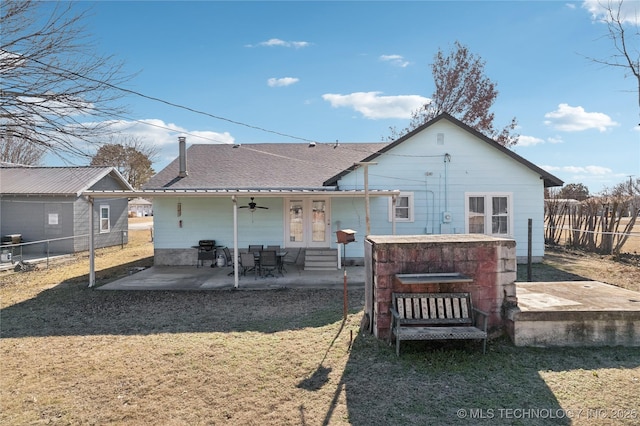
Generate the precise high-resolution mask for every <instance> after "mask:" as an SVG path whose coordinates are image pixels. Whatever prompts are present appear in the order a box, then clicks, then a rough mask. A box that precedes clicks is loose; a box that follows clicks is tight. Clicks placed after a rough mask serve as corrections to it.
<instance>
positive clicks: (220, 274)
mask: <svg viewBox="0 0 640 426" xmlns="http://www.w3.org/2000/svg"><path fill="white" fill-rule="evenodd" d="M232 271H233V269H232V268H231V267H223V268H218V267H215V268H211V267H209V266H208V265H207V266H204V267H199V268H197V267H195V266H153V267H151V268H148V269H145V270H143V271H140V272H135V271H132V274H131V275H129V276H127V277H125V278H121V279H119V280H116V281H113V282H110V283H108V284H105V285H102V286H100V287H97V289H98V290H224V289H228V290H230V289H232V288H233V287H234V276H233V275H228V274H229V273H230V272H232ZM346 271H347V285H348V287H349V288H352V287H356V288H357V287H359V288H364V281H365V278H364V267H363V266H348V267H347V268H346ZM274 275H275V276H273V277H265V278H263V277H260V276H258V277H256V276H255V274H254V273H253V272H248V273H247V275H246V276H242V275H240V280H239V285H238V288H239V289H244V290H265V289H277V288H336V289H341V288H343V287H344V271H343V270H335V271H305V270H304V269H303V268H302V266H300V265H286V272H284V273H283V274H274Z"/></svg>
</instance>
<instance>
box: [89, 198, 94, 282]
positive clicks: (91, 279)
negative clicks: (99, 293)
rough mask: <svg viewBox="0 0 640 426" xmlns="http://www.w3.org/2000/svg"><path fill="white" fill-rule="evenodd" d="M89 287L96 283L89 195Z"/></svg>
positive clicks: (91, 199) (91, 200)
mask: <svg viewBox="0 0 640 426" xmlns="http://www.w3.org/2000/svg"><path fill="white" fill-rule="evenodd" d="M88 200H89V287H93V286H94V285H95V284H96V264H95V241H94V236H93V232H94V229H93V227H94V224H93V221H94V219H93V198H91V197H89V198H88Z"/></svg>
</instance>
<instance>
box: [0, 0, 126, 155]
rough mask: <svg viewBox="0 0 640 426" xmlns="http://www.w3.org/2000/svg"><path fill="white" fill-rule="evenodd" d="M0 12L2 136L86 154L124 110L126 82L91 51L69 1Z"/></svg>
mask: <svg viewBox="0 0 640 426" xmlns="http://www.w3.org/2000/svg"><path fill="white" fill-rule="evenodd" d="M0 12H1V13H0V27H1V28H2V38H1V39H0V76H2V78H1V79H0V124H2V126H1V129H2V131H4V132H6V131H8V129H11V132H12V137H13V138H16V139H18V140H21V141H22V144H23V146H24V147H25V149H27V148H26V147H27V146H29V149H31V147H34V148H36V149H37V150H44V151H50V152H53V153H54V154H57V155H59V156H61V157H63V156H67V154H72V155H78V156H82V157H87V156H89V155H90V154H89V153H88V151H90V150H89V149H88V146H90V145H91V144H94V143H96V141H97V140H99V139H100V138H104V135H105V134H107V133H108V132H109V127H110V123H112V122H113V117H114V116H115V117H117V116H119V115H120V114H123V113H124V112H125V109H124V108H123V107H121V106H118V102H116V101H118V100H120V98H121V97H122V96H123V95H124V92H122V91H121V90H118V88H117V86H118V85H119V84H122V83H124V82H125V81H127V80H129V79H130V78H131V77H130V76H129V77H128V76H124V75H123V73H122V66H123V65H122V63H120V62H116V61H115V60H114V58H113V57H112V56H100V55H99V54H97V53H96V50H97V49H95V46H93V45H92V42H91V40H90V39H89V36H88V34H87V32H86V30H85V28H84V27H83V26H82V20H83V19H84V17H85V14H86V11H83V12H78V13H76V9H75V8H74V5H73V4H72V3H64V2H57V3H48V2H36V1H30V0H27V1H15V0H4V1H3V2H2V3H1V5H0ZM6 138H7V137H6V135H5V139H6Z"/></svg>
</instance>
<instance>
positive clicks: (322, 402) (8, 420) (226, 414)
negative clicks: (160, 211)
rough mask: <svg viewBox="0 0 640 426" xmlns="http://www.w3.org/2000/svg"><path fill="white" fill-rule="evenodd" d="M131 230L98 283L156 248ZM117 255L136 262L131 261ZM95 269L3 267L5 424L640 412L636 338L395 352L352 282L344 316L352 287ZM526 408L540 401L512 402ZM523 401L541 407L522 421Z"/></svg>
mask: <svg viewBox="0 0 640 426" xmlns="http://www.w3.org/2000/svg"><path fill="white" fill-rule="evenodd" d="M130 241H131V243H130V245H129V247H127V248H126V249H125V250H120V248H114V249H105V250H103V251H101V252H100V255H99V257H98V261H97V268H98V269H99V270H100V271H99V272H98V274H97V275H98V280H99V283H100V282H104V281H106V280H109V279H113V277H114V276H116V275H118V274H122V273H123V272H126V269H127V268H128V267H130V266H133V265H137V264H144V263H147V262H149V257H148V256H150V255H151V252H152V249H151V245H150V243H149V242H148V233H147V232H143V231H140V232H131V235H130ZM567 256H569V254H567ZM118 258H120V259H122V260H125V261H126V262H129V261H130V260H131V259H134V260H135V262H134V263H131V262H129V264H126V265H124V266H118V265H117V263H119V262H118ZM545 268H550V269H554V268H552V267H551V266H545ZM87 270H88V262H87V259H86V258H85V257H80V258H79V259H77V261H75V262H73V263H71V264H69V265H67V266H65V267H64V268H62V267H61V268H59V269H58V268H54V269H51V270H49V271H35V272H28V273H22V274H14V275H11V276H9V275H6V276H1V277H0V292H1V296H2V297H1V308H2V310H1V311H0V320H1V323H0V324H1V327H2V329H1V331H2V339H0V351H1V352H0V353H1V357H2V358H1V369H0V383H2V386H1V387H0V405H1V407H2V410H1V411H0V424H7V425H25V424H90V425H91V424H95V425H109V424H114V425H115V424H118V425H120V424H132V425H138V424H154V425H155V424H163V425H209V424H233V425H237V424H248V425H252V424H256V425H257V424H260V425H321V424H353V425H367V426H368V425H388V424H394V425H402V424H407V425H409V424H431V425H440V424H441V425H450V424H492V425H493V424H539V425H546V424H576V425H586V424H629V425H631V424H637V423H638V419H640V406H639V402H638V395H639V394H640V354H639V353H638V352H639V351H638V350H637V348H590V349H535V348H515V347H513V346H512V345H510V344H509V343H508V342H507V341H505V340H501V339H499V340H496V341H493V342H491V344H490V345H489V348H488V353H487V355H486V356H482V355H481V353H480V352H481V351H479V347H478V345H477V344H474V343H472V342H467V343H462V344H461V345H452V344H448V345H438V344H426V343H424V342H422V343H420V342H416V343H414V344H412V343H407V344H406V346H403V356H402V357H401V358H399V359H398V358H396V356H395V352H394V349H393V348H391V347H389V346H388V345H387V344H386V343H385V342H380V341H378V340H376V339H375V338H373V337H372V336H371V335H369V334H367V333H358V328H359V321H360V318H361V315H362V306H363V303H364V300H363V298H364V294H363V291H361V290H354V291H351V292H350V294H349V300H350V315H349V317H348V319H347V321H346V322H344V323H343V322H342V292H341V291H333V290H280V291H209V292H141V291H137V292H125V291H121V292H106V291H95V290H92V289H87V288H86V282H87V277H86V273H87ZM541 271H542V270H539V271H538V272H541ZM556 271H557V269H556ZM545 273H549V271H545ZM560 273H562V272H560ZM564 273H571V271H569V272H564ZM352 336H353V340H352ZM517 409H522V410H529V411H507V410H517ZM561 409H564V410H572V411H571V412H570V414H571V416H572V419H568V418H550V417H549V414H546V415H545V413H549V412H545V411H539V410H551V411H550V412H552V413H553V414H554V416H555V417H558V413H560V414H562V413H564V412H563V411H557V410H561ZM460 410H464V411H460ZM472 410H477V411H472ZM479 410H482V411H479ZM501 410H502V411H501ZM533 410H538V411H533ZM580 410H582V411H580ZM588 410H591V411H588ZM633 410H635V411H633ZM536 412H537V413H538V415H537V417H536V414H535V413H536ZM462 413H464V414H465V415H466V416H467V418H465V419H460V418H459V415H460V414H462ZM525 413H528V415H529V417H531V415H532V413H533V416H534V417H531V418H528V419H524V420H523V419H522V416H523V415H524V414H525ZM470 415H475V416H476V418H474V419H472V420H470V419H469V416H470ZM605 415H607V418H606V419H604V418H603V417H604V416H605ZM613 415H623V416H626V417H627V418H626V419H622V420H621V421H618V420H616V421H613V420H612V419H611V417H612V416H613ZM482 416H484V418H478V417H482ZM518 416H519V417H518ZM489 417H492V418H489Z"/></svg>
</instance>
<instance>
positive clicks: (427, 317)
mask: <svg viewBox="0 0 640 426" xmlns="http://www.w3.org/2000/svg"><path fill="white" fill-rule="evenodd" d="M391 301H392V305H391V308H390V310H391V315H392V318H391V330H390V333H389V343H391V338H392V335H393V336H395V338H396V355H398V356H400V342H401V341H402V340H450V339H456V340H458V339H482V340H483V345H482V353H486V350H487V319H488V315H487V313H486V312H482V311H480V310H478V309H475V308H474V307H473V305H472V304H471V294H470V293H393V295H392V299H391ZM475 314H478V315H479V316H482V317H483V321H482V325H481V326H480V327H478V326H477V324H476V322H475Z"/></svg>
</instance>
